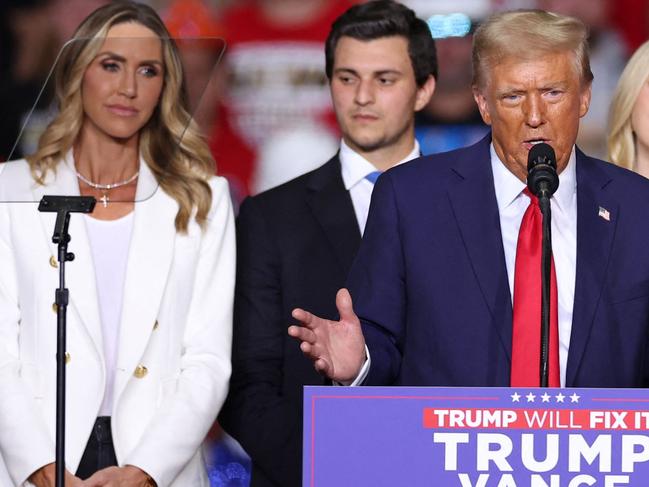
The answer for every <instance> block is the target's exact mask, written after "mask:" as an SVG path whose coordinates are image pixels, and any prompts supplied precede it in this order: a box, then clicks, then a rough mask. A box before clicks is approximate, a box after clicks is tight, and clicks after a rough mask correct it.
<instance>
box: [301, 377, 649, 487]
mask: <svg viewBox="0 0 649 487" xmlns="http://www.w3.org/2000/svg"><path fill="white" fill-rule="evenodd" d="M447 410H448V411H451V410H453V411H454V413H453V414H454V415H455V421H454V423H453V424H451V423H450V422H449V419H450V413H447V412H446V411H447ZM433 411H437V412H436V413H435V412H433ZM467 411H469V413H468V414H470V415H472V416H467V417H466V418H465V420H464V421H463V420H462V419H460V420H459V421H458V420H457V418H458V417H460V418H461V417H462V415H463V414H467ZM503 411H505V412H506V414H508V415H509V417H510V419H511V417H512V416H515V417H517V420H516V422H511V421H510V422H509V424H507V426H506V427H505V426H503V425H502V424H499V423H498V421H495V422H494V418H502V417H505V416H503V415H502V412H503ZM485 412H486V413H485ZM481 413H485V414H484V415H483V416H481ZM481 417H483V419H484V421H485V423H484V425H483V424H482V423H480V422H479V419H480V418H481ZM425 418H428V419H427V420H425ZM431 418H432V419H433V420H434V421H433V423H435V421H437V422H438V423H437V424H432V423H431ZM476 418H477V419H476ZM541 419H543V420H544V422H543V423H542V424H540V423H539V421H540V420H541ZM439 421H442V423H439ZM476 421H477V423H476ZM463 422H465V423H470V424H473V425H474V426H475V425H476V424H478V426H477V427H467V426H466V425H465V426H462V424H463ZM647 424H649V392H647V391H645V390H638V389H614V390H611V389H545V390H544V389H509V388H432V387H431V388H421V387H418V388H411V387H354V388H351V387H306V388H305V394H304V469H303V485H304V486H305V487H344V486H354V487H362V486H372V487H380V486H391V487H393V486H399V487H401V486H404V487H405V486H435V487H454V486H459V487H468V486H471V487H477V486H479V487H492V486H493V487H521V486H526V487H531V486H533V487H545V486H550V487H580V486H590V485H595V486H606V487H618V486H623V485H634V486H645V485H649V435H648V434H647V433H648V431H649V428H647ZM445 434H450V436H449V435H446V436H445ZM449 438H451V440H449ZM447 443H448V444H447ZM523 444H525V445H526V446H525V448H522V445H523ZM449 452H450V455H449ZM454 456H455V458H453V457H454ZM524 456H525V459H526V460H525V461H524V460H523V457H524ZM571 459H572V460H571ZM453 460H454V461H453Z"/></svg>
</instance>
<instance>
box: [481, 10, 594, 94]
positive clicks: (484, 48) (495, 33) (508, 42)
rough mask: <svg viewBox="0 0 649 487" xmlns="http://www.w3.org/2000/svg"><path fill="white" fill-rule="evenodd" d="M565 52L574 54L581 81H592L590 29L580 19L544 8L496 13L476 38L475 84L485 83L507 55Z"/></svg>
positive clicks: (526, 56) (527, 57)
mask: <svg viewBox="0 0 649 487" xmlns="http://www.w3.org/2000/svg"><path fill="white" fill-rule="evenodd" d="M565 51H571V52H573V53H574V55H575V56H574V57H575V68H576V69H577V73H578V74H579V75H580V76H581V80H582V83H590V82H591V81H592V80H593V73H592V72H591V70H590V60H589V56H588V29H587V27H586V26H585V25H584V23H583V22H582V21H581V20H578V19H576V18H574V17H568V16H565V15H558V14H554V13H551V12H546V11H544V10H516V11H511V12H500V13H497V14H494V15H492V16H491V17H489V18H488V19H487V20H486V21H485V22H484V23H483V24H482V25H480V27H478V29H477V30H476V32H475V34H474V37H473V84H474V86H482V85H483V83H484V82H485V81H486V73H488V72H489V69H490V68H492V67H493V66H495V65H497V64H498V63H499V62H500V61H501V60H502V59H504V58H515V59H520V60H533V59H537V58H538V57H539V55H544V54H554V53H558V52H565Z"/></svg>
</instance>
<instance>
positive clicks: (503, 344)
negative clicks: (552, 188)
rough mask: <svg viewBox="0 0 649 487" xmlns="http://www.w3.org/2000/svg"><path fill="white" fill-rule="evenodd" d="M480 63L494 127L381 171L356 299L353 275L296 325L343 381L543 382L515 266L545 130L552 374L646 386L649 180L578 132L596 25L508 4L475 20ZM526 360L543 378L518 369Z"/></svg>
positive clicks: (307, 348)
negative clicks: (550, 168) (607, 157)
mask: <svg viewBox="0 0 649 487" xmlns="http://www.w3.org/2000/svg"><path fill="white" fill-rule="evenodd" d="M473 62H474V96H475V100H476V102H477V104H478V107H479V109H480V112H481V114H482V118H483V120H484V121H485V122H486V123H487V124H489V125H490V126H491V134H490V135H489V136H487V137H486V138H485V139H483V140H482V141H481V142H479V143H477V144H476V145H474V146H471V147H467V148H464V149H460V150H458V151H453V152H449V153H445V154H440V155H436V156H431V157H425V158H422V159H419V160H417V161H413V162H411V163H409V164H408V165H406V166H403V167H399V168H394V169H393V170H390V171H388V172H387V173H386V174H384V175H383V176H382V177H381V180H380V181H379V183H378V184H377V187H376V188H375V191H374V194H373V196H372V206H371V210H370V213H369V219H368V224H367V228H366V231H365V234H364V238H363V243H362V245H361V248H360V250H359V253H358V255H357V258H356V261H355V263H354V265H353V267H352V271H351V272H350V276H349V280H348V287H349V289H350V291H351V296H353V298H354V305H353V308H352V301H351V296H350V294H349V293H348V292H347V290H345V289H343V290H341V291H340V292H339V293H338V295H337V296H336V303H337V307H338V309H339V312H340V317H341V319H340V320H339V321H328V320H324V319H322V318H318V317H317V316H316V314H317V313H316V314H311V313H309V312H307V311H304V310H303V309H296V310H295V311H294V312H293V316H294V318H295V319H297V320H298V321H299V322H301V324H302V325H303V326H292V327H290V328H289V333H290V335H291V336H293V337H295V338H298V339H299V340H301V348H302V350H303V351H304V353H305V354H307V355H308V356H309V357H310V358H312V360H313V361H314V363H315V368H316V369H317V370H319V371H320V372H322V373H324V374H325V375H327V376H328V377H330V378H331V379H334V380H336V381H339V382H342V383H350V382H352V381H359V380H364V382H363V383H364V384H368V385H375V384H380V385H439V386H509V385H524V386H533V385H536V386H538V385H539V382H538V377H539V374H538V372H539V367H538V364H539V361H537V360H536V359H535V358H533V357H535V354H537V353H538V347H536V345H534V343H538V342H539V339H538V334H540V333H539V332H538V330H539V329H540V313H538V314H537V313H532V314H531V318H529V319H527V321H525V320H523V321H521V320H518V319H517V317H520V316H524V310H523V311H521V308H520V306H519V305H520V303H521V302H523V301H524V300H523V299H519V298H518V296H520V295H521V294H525V292H526V291H528V290H529V287H528V286H526V285H525V284H520V282H523V281H524V280H525V278H526V275H524V273H522V272H519V271H520V270H521V269H522V268H523V267H522V266H521V269H519V258H522V257H523V256H524V255H526V252H525V251H521V250H520V248H521V238H520V237H521V236H522V235H523V234H524V233H525V230H524V228H527V227H525V226H524V225H523V224H522V222H524V220H526V218H525V214H526V213H527V212H528V209H529V208H530V207H531V206H532V205H533V204H534V200H533V198H531V197H530V196H528V194H527V193H526V192H525V191H524V189H525V182H526V177H527V158H528V152H529V150H530V148H531V147H532V146H533V145H535V144H537V143H541V142H545V143H547V144H549V145H551V146H552V147H553V148H554V151H555V152H556V160H557V171H558V173H559V182H560V184H559V187H558V190H557V192H556V193H554V195H553V196H552V198H551V206H552V242H553V256H554V268H555V275H556V279H555V280H556V292H555V293H554V294H555V296H556V300H557V301H556V305H554V306H552V307H551V311H552V314H555V316H556V322H557V324H556V338H555V340H556V342H555V344H554V346H553V347H551V351H553V352H555V353H556V362H555V365H554V366H553V365H552V363H551V364H550V372H551V373H552V372H553V368H554V373H555V374H556V383H555V385H560V386H566V387H646V386H647V385H649V357H648V356H647V346H648V341H649V252H648V251H647V249H648V248H649V226H648V225H646V224H645V222H646V215H647V214H648V212H649V180H647V179H644V178H642V177H639V176H637V175H636V174H633V173H631V172H630V171H626V170H624V169H620V168H618V167H616V166H614V165H612V164H609V163H607V162H604V161H599V160H596V159H593V158H590V157H588V156H586V155H584V154H583V153H582V152H581V151H580V150H579V149H578V148H577V147H576V146H575V139H576V136H577V131H578V128H579V120H580V118H581V117H583V116H584V115H585V114H586V112H587V110H588V105H589V103H590V92H591V81H592V73H591V71H590V67H589V61H588V49H587V29H586V27H585V26H584V25H583V24H582V23H581V22H580V21H578V20H576V19H573V18H570V17H565V16H559V15H555V14H551V13H547V12H543V11H517V12H506V13H500V14H496V15H494V16H492V17H491V18H489V19H488V20H487V21H486V22H485V23H484V24H483V25H482V26H481V27H480V28H479V29H478V30H477V32H476V34H475V38H474V52H473ZM537 242H538V239H537ZM517 247H518V248H519V249H518V250H517ZM537 269H539V270H535V272H537V273H540V266H538V267H537ZM530 272H532V271H529V272H528V273H527V277H529V275H531V274H530ZM314 278H316V276H314ZM519 280H520V282H519ZM539 294H540V293H539ZM305 308H306V309H308V308H307V307H305ZM538 310H539V311H540V307H539V308H538ZM526 323H527V324H529V327H531V328H529V327H528V329H530V330H534V331H536V333H537V338H536V339H535V340H531V341H530V342H529V343H532V344H533V345H530V346H527V348H526V346H522V344H521V342H520V341H519V340H517V337H520V332H521V330H524V329H525V326H524V325H525V324H526ZM523 345H524V344H523ZM521 346H522V348H521ZM525 356H527V357H529V359H528V360H524V359H523V360H522V361H521V360H520V358H521V357H525ZM527 368H531V370H532V374H531V376H530V377H531V379H526V380H523V381H521V380H519V373H520V372H521V371H522V370H523V369H527ZM534 369H535V370H534Z"/></svg>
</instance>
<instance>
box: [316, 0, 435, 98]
mask: <svg viewBox="0 0 649 487" xmlns="http://www.w3.org/2000/svg"><path fill="white" fill-rule="evenodd" d="M343 36H347V37H351V38H353V39H357V40H360V41H371V40H374V39H379V38H381V37H391V36H402V37H405V38H406V39H407V40H408V54H409V55H410V62H411V63H412V68H413V70H414V71H415V80H416V81H417V86H422V85H423V84H424V83H425V82H426V80H427V79H428V76H430V75H433V76H434V77H435V78H436V77H437V55H436V53H435V41H434V40H433V36H432V34H431V32H430V29H429V28H428V25H427V24H426V22H424V21H423V20H421V19H420V18H418V17H417V16H416V15H415V13H414V12H413V11H412V10H411V9H409V8H408V7H406V6H405V5H401V4H400V3H397V2H393V1H392V0H376V1H371V2H367V3H362V4H360V5H356V6H354V7H352V8H350V9H349V10H347V12H345V13H344V14H343V15H341V16H340V17H338V19H336V21H335V22H334V23H333V24H332V26H331V32H330V33H329V37H327V43H326V45H325V57H326V62H327V64H326V71H327V77H328V78H329V79H331V76H332V73H333V65H334V52H335V51H336V45H337V44H338V41H339V40H340V38H341V37H343Z"/></svg>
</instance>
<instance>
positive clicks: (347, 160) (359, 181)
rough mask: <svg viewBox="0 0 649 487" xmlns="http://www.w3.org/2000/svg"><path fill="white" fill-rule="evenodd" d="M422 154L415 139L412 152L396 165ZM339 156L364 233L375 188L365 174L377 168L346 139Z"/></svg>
mask: <svg viewBox="0 0 649 487" xmlns="http://www.w3.org/2000/svg"><path fill="white" fill-rule="evenodd" d="M420 155H421V151H420V149H419V142H417V140H415V145H414V147H413V148H412V150H411V151H410V153H408V155H407V156H406V157H404V158H403V159H401V160H400V161H398V162H397V163H396V164H395V166H398V165H399V164H403V163H404V162H408V161H411V160H412V159H416V158H417V157H419V156H420ZM338 158H339V159H340V168H341V173H342V177H343V183H344V184H345V189H346V190H347V191H349V195H350V196H351V198H352V204H353V205H354V212H355V213H356V220H357V221H358V228H360V230H361V235H362V234H363V232H364V231H365V223H366V222H367V214H368V212H369V211H370V200H371V199H372V190H373V189H374V183H372V182H370V181H368V180H367V179H365V176H367V175H368V174H370V173H373V172H375V171H376V170H377V168H376V166H374V165H373V164H372V163H371V162H370V161H368V160H367V159H365V158H364V157H363V156H361V155H360V154H359V153H357V152H354V150H353V149H352V148H351V147H349V146H348V145H347V144H346V143H345V141H344V140H341V141H340V153H339V155H338Z"/></svg>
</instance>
